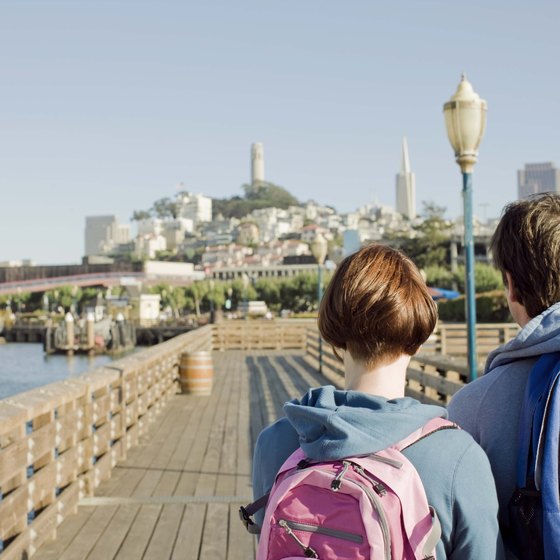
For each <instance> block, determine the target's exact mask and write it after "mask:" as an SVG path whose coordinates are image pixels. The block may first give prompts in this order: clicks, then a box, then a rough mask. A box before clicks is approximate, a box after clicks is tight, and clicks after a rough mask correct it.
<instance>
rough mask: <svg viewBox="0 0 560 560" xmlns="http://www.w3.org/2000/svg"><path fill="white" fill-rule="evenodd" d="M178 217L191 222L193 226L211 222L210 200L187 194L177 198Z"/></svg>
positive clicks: (199, 195) (181, 194)
mask: <svg viewBox="0 0 560 560" xmlns="http://www.w3.org/2000/svg"><path fill="white" fill-rule="evenodd" d="M177 207H178V215H179V216H178V217H180V218H186V219H187V220H192V222H193V224H194V226H195V227H196V226H197V225H198V224H200V223H203V222H211V221H212V199H211V198H210V197H209V196H204V195H202V194H192V193H188V192H184V193H180V194H179V195H178V196H177Z"/></svg>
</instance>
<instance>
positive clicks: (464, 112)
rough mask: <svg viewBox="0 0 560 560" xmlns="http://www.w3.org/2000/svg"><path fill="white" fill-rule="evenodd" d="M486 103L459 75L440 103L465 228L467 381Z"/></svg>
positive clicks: (473, 369)
mask: <svg viewBox="0 0 560 560" xmlns="http://www.w3.org/2000/svg"><path fill="white" fill-rule="evenodd" d="M487 109H488V106H487V105H486V101H484V100H483V99H481V98H480V96H479V95H478V94H477V93H476V92H475V91H474V90H473V87H472V85H471V83H470V82H468V81H467V79H466V76H465V75H464V74H463V75H462V76H461V81H460V83H459V87H458V88H457V91H456V92H455V95H453V96H452V97H451V99H450V100H449V101H448V102H447V103H445V104H444V106H443V114H444V115H445V126H446V127H447V136H448V137H449V142H450V143H451V146H452V148H453V150H454V152H455V159H456V161H457V163H458V164H459V166H460V167H461V173H462V174H463V222H464V228H465V239H464V246H465V256H466V263H465V284H466V292H467V293H466V310H467V313H466V315H467V335H468V361H469V372H470V379H471V381H472V380H473V379H476V376H477V369H478V368H477V358H476V303H475V289H474V240H473V224H472V222H473V212H472V207H473V204H472V172H473V169H474V164H475V163H476V161H477V158H478V146H479V145H480V141H481V140H482V137H483V135H484V129H485V128H486V111H487Z"/></svg>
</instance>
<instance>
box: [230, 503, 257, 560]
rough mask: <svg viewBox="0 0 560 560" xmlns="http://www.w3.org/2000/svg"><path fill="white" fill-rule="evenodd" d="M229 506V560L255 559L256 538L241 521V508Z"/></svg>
mask: <svg viewBox="0 0 560 560" xmlns="http://www.w3.org/2000/svg"><path fill="white" fill-rule="evenodd" d="M240 505H246V504H239V505H236V504H232V505H230V506H229V531H228V546H227V550H228V554H227V559H228V560H241V559H243V560H249V559H250V558H254V557H255V552H256V546H255V545H256V537H254V536H253V535H250V534H249V533H248V532H247V531H246V529H245V527H244V526H243V524H242V523H241V522H240V521H239V513H238V511H239V506H240Z"/></svg>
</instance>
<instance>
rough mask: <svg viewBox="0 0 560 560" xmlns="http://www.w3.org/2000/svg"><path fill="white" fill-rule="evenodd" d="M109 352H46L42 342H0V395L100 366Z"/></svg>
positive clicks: (6, 395)
mask: <svg viewBox="0 0 560 560" xmlns="http://www.w3.org/2000/svg"><path fill="white" fill-rule="evenodd" d="M111 360H112V357H111V356H105V355H100V356H86V355H82V354H78V355H74V356H66V355H63V354H55V355H50V356H47V355H46V354H45V353H44V351H43V345H42V344H32V343H15V342H12V343H7V344H0V399H4V398H6V397H9V396H11V395H15V394H16V393H21V392H22V391H29V390H30V389H34V388H35V387H41V386H42V385H47V384H49V383H54V382H55V381H61V380H64V379H69V378H72V377H77V376H79V375H81V374H82V373H85V372H87V371H91V370H92V369H95V368H98V367H101V366H103V365H104V364H107V363H109V362H110V361H111Z"/></svg>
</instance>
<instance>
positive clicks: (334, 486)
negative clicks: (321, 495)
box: [331, 461, 350, 492]
mask: <svg viewBox="0 0 560 560" xmlns="http://www.w3.org/2000/svg"><path fill="white" fill-rule="evenodd" d="M349 466H350V463H349V462H348V461H342V468H341V469H340V471H338V474H337V475H336V476H335V477H334V480H333V481H332V482H331V490H332V491H333V492H338V491H339V490H340V487H341V486H342V478H343V477H344V475H345V474H346V471H347V470H348V467H349Z"/></svg>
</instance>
